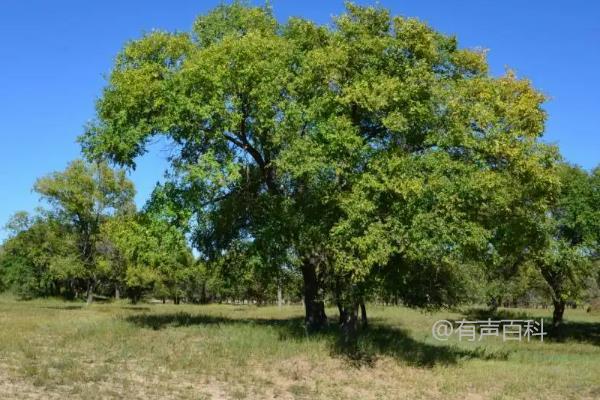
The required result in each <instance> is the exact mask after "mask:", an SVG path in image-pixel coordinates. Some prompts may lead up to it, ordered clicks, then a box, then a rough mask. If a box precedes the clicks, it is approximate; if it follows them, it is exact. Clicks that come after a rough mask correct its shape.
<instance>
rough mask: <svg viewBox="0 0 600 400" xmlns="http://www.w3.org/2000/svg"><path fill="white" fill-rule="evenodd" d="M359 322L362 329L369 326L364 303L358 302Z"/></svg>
mask: <svg viewBox="0 0 600 400" xmlns="http://www.w3.org/2000/svg"><path fill="white" fill-rule="evenodd" d="M360 320H361V323H362V326H363V328H366V327H367V326H369V321H368V319H367V307H366V306H365V303H364V301H361V302H360Z"/></svg>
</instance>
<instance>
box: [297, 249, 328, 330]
mask: <svg viewBox="0 0 600 400" xmlns="http://www.w3.org/2000/svg"><path fill="white" fill-rule="evenodd" d="M302 278H303V279H304V309H305V312H306V314H305V323H306V327H307V328H308V330H310V331H315V330H319V329H321V328H323V327H324V326H325V325H327V315H325V304H324V303H323V301H322V300H319V298H318V296H319V282H318V279H317V269H316V266H315V263H314V262H313V261H312V260H311V259H307V260H305V261H304V262H303V263H302Z"/></svg>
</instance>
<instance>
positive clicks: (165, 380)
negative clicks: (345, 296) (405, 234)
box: [0, 297, 600, 399]
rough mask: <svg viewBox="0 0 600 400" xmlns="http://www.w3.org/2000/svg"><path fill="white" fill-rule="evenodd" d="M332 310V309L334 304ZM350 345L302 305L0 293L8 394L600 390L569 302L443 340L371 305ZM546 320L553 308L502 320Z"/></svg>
mask: <svg viewBox="0 0 600 400" xmlns="http://www.w3.org/2000/svg"><path fill="white" fill-rule="evenodd" d="M328 311H329V313H328V315H330V316H331V317H333V318H332V320H335V313H334V311H333V310H332V309H330V310H328ZM368 311H369V313H370V317H371V320H370V323H371V327H370V329H368V330H366V331H363V332H361V335H360V338H359V342H358V344H357V347H356V348H354V349H353V350H352V351H351V352H349V351H348V349H347V348H345V347H344V346H342V345H340V341H339V339H338V338H339V332H338V329H337V326H335V324H332V326H331V327H330V328H329V329H327V330H325V331H324V332H322V333H319V334H316V335H310V336H309V335H307V334H306V332H305V330H304V329H303V325H302V308H301V307H299V306H286V307H283V308H282V309H278V308H277V307H255V306H232V305H207V306H196V305H178V306H176V305H170V304H167V305H162V304H161V305H148V304H143V305H138V306H131V305H129V304H127V303H125V302H117V303H111V304H94V305H92V306H89V307H86V306H84V305H83V304H80V303H68V302H63V301H59V300H35V301H28V302H21V301H16V300H14V299H12V298H10V297H0V398H2V399H13V398H14V399H38V398H40V399H64V398H74V399H78V398H87V399H99V398H102V399H112V398H115V399H117V398H119V399H120V398H128V399H221V398H227V399H256V398H261V399H262V398H280V399H388V398H389V399H419V398H422V399H440V398H444V399H464V398H467V399H521V398H523V399H524V398H528V399H542V398H543V399H585V398H587V399H598V398H600V316H599V315H593V314H588V313H586V312H585V311H583V310H567V312H566V319H567V324H566V325H565V327H564V329H563V330H562V332H560V335H559V334H558V333H556V332H554V333H553V337H551V338H546V340H545V341H544V342H543V343H540V342H539V341H538V340H536V341H532V342H529V343H526V342H506V343H504V342H502V340H497V339H495V338H485V339H484V340H483V341H481V342H475V343H470V342H464V341H463V342H459V341H458V340H456V339H450V340H449V341H447V342H440V341H437V340H435V339H434V338H433V337H432V335H431V327H432V324H433V323H434V322H435V321H437V320H438V319H448V320H458V319H462V318H484V317H485V318H487V317H488V315H487V314H484V313H483V311H481V310H465V312H449V311H445V312H438V313H421V312H419V311H415V310H409V309H406V308H400V307H381V306H370V307H369V309H368ZM515 315H525V316H530V317H535V318H541V317H544V318H549V317H550V311H549V310H535V309H531V310H526V309H520V310H518V311H515V310H500V315H495V316H494V317H504V318H508V317H514V316H515Z"/></svg>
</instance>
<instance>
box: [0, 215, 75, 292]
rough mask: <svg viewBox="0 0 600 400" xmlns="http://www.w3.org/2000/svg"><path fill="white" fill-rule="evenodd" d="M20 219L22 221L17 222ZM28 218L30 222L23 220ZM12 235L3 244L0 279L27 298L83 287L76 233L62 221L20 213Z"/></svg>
mask: <svg viewBox="0 0 600 400" xmlns="http://www.w3.org/2000/svg"><path fill="white" fill-rule="evenodd" d="M17 221H19V223H18V224H16V222H17ZM24 221H27V223H26V224H23V223H22V222H24ZM9 225H10V226H12V227H13V228H14V227H16V226H17V225H18V226H19V227H18V229H12V230H11V235H10V236H9V238H8V239H7V240H6V241H5V242H4V244H3V246H2V256H1V257H0V280H1V281H2V283H3V286H4V287H5V288H6V289H13V290H14V291H15V292H16V294H17V295H19V296H20V297H23V298H32V297H38V296H48V295H55V296H58V295H62V296H65V297H68V298H72V297H74V296H76V295H77V293H78V291H79V290H80V282H79V281H78V278H79V277H80V273H81V263H80V262H79V259H78V258H77V248H76V245H75V237H74V235H73V234H72V233H71V232H70V231H69V230H68V229H67V227H65V226H63V225H61V224H60V222H59V221H57V220H56V219H53V218H49V217H42V216H36V217H30V216H29V215H28V214H26V213H17V214H16V216H15V217H14V218H12V219H11V222H10V223H9Z"/></svg>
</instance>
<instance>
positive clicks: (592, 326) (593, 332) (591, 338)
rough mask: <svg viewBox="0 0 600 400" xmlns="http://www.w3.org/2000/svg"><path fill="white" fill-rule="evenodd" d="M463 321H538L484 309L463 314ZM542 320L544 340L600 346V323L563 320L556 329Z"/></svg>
mask: <svg viewBox="0 0 600 400" xmlns="http://www.w3.org/2000/svg"><path fill="white" fill-rule="evenodd" d="M464 317H465V319H468V320H487V319H492V320H502V319H505V320H511V319H533V320H536V321H539V320H540V318H539V317H534V316H531V315H529V314H527V313H524V312H522V311H521V312H517V311H514V310H506V309H502V310H496V311H491V310H486V309H472V310H469V311H467V312H466V313H464ZM543 320H544V331H546V332H547V333H548V335H547V336H546V337H545V338H544V340H547V341H551V342H559V343H564V342H570V341H574V342H581V343H589V344H593V345H595V346H600V322H583V321H569V320H565V321H564V323H563V324H562V325H561V326H559V327H558V328H553V327H552V318H543Z"/></svg>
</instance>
